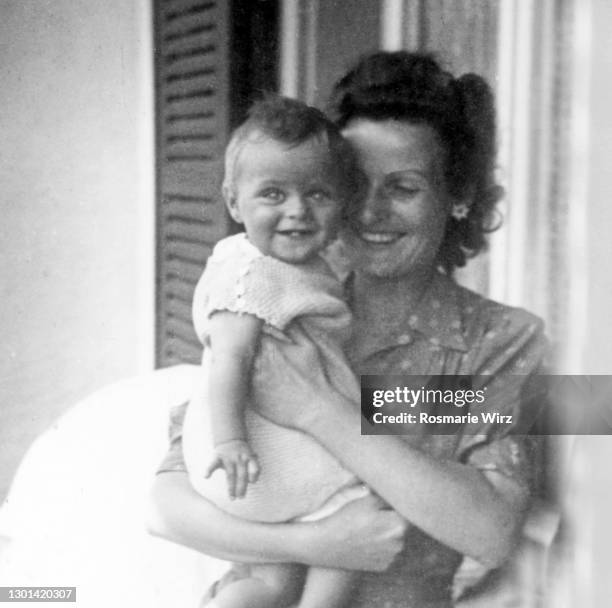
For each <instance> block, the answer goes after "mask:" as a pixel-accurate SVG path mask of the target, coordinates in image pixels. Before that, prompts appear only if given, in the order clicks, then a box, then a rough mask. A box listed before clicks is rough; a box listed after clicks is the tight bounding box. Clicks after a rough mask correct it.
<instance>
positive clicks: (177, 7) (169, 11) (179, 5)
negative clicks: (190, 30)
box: [161, 0, 225, 27]
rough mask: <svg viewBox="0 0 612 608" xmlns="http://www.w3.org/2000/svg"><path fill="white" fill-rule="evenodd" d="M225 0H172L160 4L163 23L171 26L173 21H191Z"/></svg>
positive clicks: (208, 12)
mask: <svg viewBox="0 0 612 608" xmlns="http://www.w3.org/2000/svg"><path fill="white" fill-rule="evenodd" d="M224 2H225V0H172V2H166V3H162V4H161V13H162V19H163V24H164V25H166V26H168V27H171V24H173V23H184V22H191V21H193V20H194V19H197V17H198V16H202V15H206V14H210V13H211V12H213V11H214V9H215V7H216V6H217V5H218V4H221V5H223V3H224Z"/></svg>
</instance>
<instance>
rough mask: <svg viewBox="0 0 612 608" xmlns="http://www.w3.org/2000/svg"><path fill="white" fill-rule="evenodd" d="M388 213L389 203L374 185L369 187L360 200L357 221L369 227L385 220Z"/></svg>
mask: <svg viewBox="0 0 612 608" xmlns="http://www.w3.org/2000/svg"><path fill="white" fill-rule="evenodd" d="M389 211H390V202H389V200H388V198H387V197H386V196H385V195H384V192H383V191H382V189H381V188H380V187H378V186H376V185H370V186H369V187H368V190H367V192H366V195H365V196H364V198H363V199H362V203H361V211H360V213H359V221H360V222H361V223H362V224H364V225H365V226H371V225H373V224H376V223H377V222H380V221H381V220H384V219H386V218H387V217H388V215H389Z"/></svg>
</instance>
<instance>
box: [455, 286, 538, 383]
mask: <svg viewBox="0 0 612 608" xmlns="http://www.w3.org/2000/svg"><path fill="white" fill-rule="evenodd" d="M455 290H456V295H455V297H456V301H457V305H458V308H459V310H460V311H461V316H462V324H463V335H464V339H465V342H466V344H467V350H468V351H469V352H470V353H471V360H472V365H473V366H474V367H475V369H477V370H478V372H479V373H483V374H491V373H498V372H500V371H501V369H502V368H503V369H505V370H506V372H508V373H516V374H525V373H531V372H532V371H534V370H535V369H536V368H540V367H541V366H542V365H544V362H545V360H546V359H547V357H548V355H549V344H548V340H547V338H546V335H545V329H544V321H543V320H542V319H541V318H540V317H538V316H537V315H535V314H533V313H531V312H529V311H528V310H526V309H524V308H521V307H517V306H509V305H507V304H502V303H501V302H497V301H495V300H492V299H490V298H487V297H485V296H482V295H480V294H477V293H475V292H473V291H471V290H470V289H467V288H465V287H462V286H460V285H456V287H455Z"/></svg>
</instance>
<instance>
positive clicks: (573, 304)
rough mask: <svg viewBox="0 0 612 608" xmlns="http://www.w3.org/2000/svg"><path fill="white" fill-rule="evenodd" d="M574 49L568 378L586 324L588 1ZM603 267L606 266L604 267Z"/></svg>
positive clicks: (576, 10) (580, 9)
mask: <svg viewBox="0 0 612 608" xmlns="http://www.w3.org/2000/svg"><path fill="white" fill-rule="evenodd" d="M572 8H573V15H572V16H573V33H574V36H573V48H572V66H571V83H570V91H571V99H570V104H569V105H570V110H569V111H570V125H571V126H570V129H571V131H570V137H569V140H570V149H569V153H568V167H567V169H568V171H569V178H568V193H567V200H568V218H567V222H568V231H567V235H568V243H567V263H568V266H569V268H568V280H569V285H568V292H567V293H568V298H569V301H568V319H571V323H570V324H569V326H568V335H567V346H566V348H565V352H564V353H563V357H562V364H563V367H564V368H565V369H567V370H569V373H573V374H579V373H581V372H584V351H585V348H586V345H585V343H584V339H585V336H586V334H587V319H588V283H587V281H588V275H589V273H588V270H589V269H588V262H587V251H588V247H587V209H588V202H587V201H588V196H589V170H590V149H589V146H590V142H589V131H590V114H589V111H590V94H589V93H590V88H591V78H590V76H591V60H592V58H591V31H592V25H591V0H573V1H572ZM604 263H605V262H604Z"/></svg>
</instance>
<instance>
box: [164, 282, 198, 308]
mask: <svg viewBox="0 0 612 608" xmlns="http://www.w3.org/2000/svg"><path fill="white" fill-rule="evenodd" d="M193 291H194V285H193V284H192V283H191V282H189V281H181V280H180V279H178V278H173V279H168V281H167V283H166V291H165V296H166V297H168V298H177V299H179V300H181V301H182V302H185V303H186V304H189V306H191V300H192V298H193Z"/></svg>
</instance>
